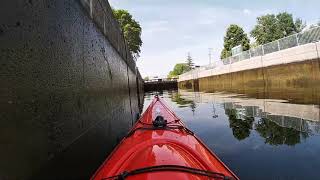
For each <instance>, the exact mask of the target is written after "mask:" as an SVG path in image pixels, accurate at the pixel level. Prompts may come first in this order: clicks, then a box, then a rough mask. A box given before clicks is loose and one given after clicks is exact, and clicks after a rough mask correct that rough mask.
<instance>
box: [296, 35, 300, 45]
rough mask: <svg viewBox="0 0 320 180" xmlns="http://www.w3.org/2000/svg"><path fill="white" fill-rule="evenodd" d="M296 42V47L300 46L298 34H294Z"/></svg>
mask: <svg viewBox="0 0 320 180" xmlns="http://www.w3.org/2000/svg"><path fill="white" fill-rule="evenodd" d="M296 41H297V46H300V44H299V38H298V33H297V34H296Z"/></svg>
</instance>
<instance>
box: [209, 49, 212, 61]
mask: <svg viewBox="0 0 320 180" xmlns="http://www.w3.org/2000/svg"><path fill="white" fill-rule="evenodd" d="M208 50H209V64H211V50H212V48H208Z"/></svg>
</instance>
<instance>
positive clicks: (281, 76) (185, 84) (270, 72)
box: [179, 42, 320, 104]
mask: <svg viewBox="0 0 320 180" xmlns="http://www.w3.org/2000/svg"><path fill="white" fill-rule="evenodd" d="M319 47H320V43H319V42H318V43H310V44H306V45H303V46H298V47H294V48H290V49H286V50H283V51H278V52H275V53H271V54H267V55H265V56H262V57H255V58H251V59H247V60H243V61H240V62H236V63H233V64H231V65H226V66H222V67H220V68H216V69H210V70H203V71H198V72H196V73H197V75H193V77H198V78H190V74H188V75H186V76H182V78H181V79H180V77H179V88H180V89H195V90H198V91H205V92H215V91H228V92H234V93H243V94H247V95H249V96H252V97H256V98H286V97H287V98H288V99H292V100H295V101H296V102H297V103H314V104H320V95H319V92H320V69H319V68H320V59H319V50H320V48H319ZM197 83H198V84H199V88H197V87H196V86H195V84H197ZM281 92H285V93H281Z"/></svg>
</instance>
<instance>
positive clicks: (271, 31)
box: [251, 12, 305, 45]
mask: <svg viewBox="0 0 320 180" xmlns="http://www.w3.org/2000/svg"><path fill="white" fill-rule="evenodd" d="M304 27H305V23H303V22H302V20H301V19H299V18H298V19H296V20H295V21H294V20H293V18H292V14H289V13H287V12H283V13H279V14H277V15H274V14H267V15H264V16H260V17H258V18H257V25H256V26H255V27H254V28H253V30H252V31H251V36H252V37H254V38H255V40H256V42H257V43H258V44H259V45H261V44H266V43H268V42H272V41H275V40H277V39H280V38H283V37H286V36H289V35H292V34H294V33H298V32H301V31H302V29H303V28H304Z"/></svg>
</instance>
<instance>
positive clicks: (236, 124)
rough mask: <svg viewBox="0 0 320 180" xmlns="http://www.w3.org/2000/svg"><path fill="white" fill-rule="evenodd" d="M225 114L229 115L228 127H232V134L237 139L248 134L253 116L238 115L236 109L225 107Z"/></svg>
mask: <svg viewBox="0 0 320 180" xmlns="http://www.w3.org/2000/svg"><path fill="white" fill-rule="evenodd" d="M226 115H228V116H229V127H230V128H231V129H232V133H233V136H234V137H235V138H237V139H238V140H243V139H245V138H247V137H249V135H250V130H251V129H252V125H253V121H254V119H253V117H244V118H243V119H242V118H240V117H239V115H238V114H237V111H236V109H226Z"/></svg>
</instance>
